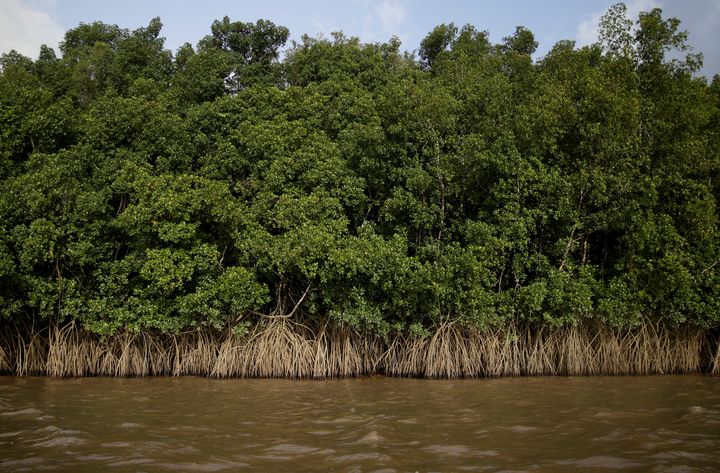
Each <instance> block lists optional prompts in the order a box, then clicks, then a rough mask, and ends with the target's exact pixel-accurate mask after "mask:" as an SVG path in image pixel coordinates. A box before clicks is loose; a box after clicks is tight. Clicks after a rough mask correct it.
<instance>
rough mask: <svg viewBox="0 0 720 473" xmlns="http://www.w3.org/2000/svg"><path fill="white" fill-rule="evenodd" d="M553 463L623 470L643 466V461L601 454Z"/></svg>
mask: <svg viewBox="0 0 720 473" xmlns="http://www.w3.org/2000/svg"><path fill="white" fill-rule="evenodd" d="M555 463H557V464H558V465H567V466H577V467H581V468H605V469H612V470H625V469H628V468H639V467H641V466H644V463H642V462H640V461H637V460H631V459H629V458H621V457H611V456H601V455H598V456H594V457H587V458H573V459H567V460H556V461H555Z"/></svg>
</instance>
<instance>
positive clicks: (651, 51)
mask: <svg viewBox="0 0 720 473" xmlns="http://www.w3.org/2000/svg"><path fill="white" fill-rule="evenodd" d="M626 14H627V9H626V8H625V6H624V5H622V4H618V5H615V6H613V7H611V8H610V10H609V11H608V13H607V14H606V15H605V16H604V17H603V19H602V20H601V24H600V42H599V43H598V44H596V45H592V46H589V47H584V48H580V49H578V48H576V47H575V45H574V43H573V42H570V41H562V42H560V43H558V44H557V45H555V47H553V48H552V49H551V50H550V52H549V53H548V54H547V55H546V56H545V57H544V58H542V59H540V60H538V61H536V62H533V59H532V54H533V53H534V52H535V50H536V48H537V42H536V40H535V37H534V36H533V34H532V32H530V31H529V30H527V29H525V28H523V27H518V28H517V29H516V30H515V32H514V33H513V34H511V35H510V36H507V37H505V38H504V39H503V40H502V42H501V43H500V44H492V43H491V42H490V40H489V34H488V33H487V32H484V31H478V30H476V29H475V27H473V26H472V25H465V26H463V27H462V28H458V27H456V26H455V25H453V24H449V25H440V26H438V27H436V28H435V29H434V30H433V31H431V32H430V33H429V34H428V36H427V37H426V38H425V39H423V41H422V42H421V44H420V49H419V58H418V59H417V60H416V59H415V58H413V57H412V56H410V55H408V54H402V53H401V52H400V42H399V40H397V38H392V39H391V40H389V41H388V42H387V43H375V44H363V43H361V42H360V40H359V39H357V38H348V37H346V36H344V35H343V34H342V33H334V34H333V35H332V37H331V38H329V39H326V38H309V37H307V36H304V37H303V38H302V40H301V42H300V43H294V44H293V45H292V47H291V48H290V49H289V50H288V51H287V52H286V57H285V58H284V59H283V60H282V61H281V60H280V51H281V48H282V47H283V46H284V45H285V43H286V41H287V39H288V35H289V32H288V30H287V29H286V28H284V27H282V26H277V25H275V24H273V23H271V22H269V21H265V20H260V21H257V22H256V23H243V22H233V21H231V20H230V19H229V18H228V17H225V18H223V19H222V20H219V21H216V22H214V23H213V24H212V26H211V31H210V34H209V35H208V36H206V37H205V38H203V39H202V40H201V41H200V42H199V44H198V45H197V47H196V48H193V46H192V45H190V44H185V45H184V46H182V47H181V48H180V49H179V50H178V51H177V52H176V54H174V55H173V54H172V53H171V52H170V51H167V50H165V49H164V45H163V39H162V37H161V36H160V34H161V28H162V24H161V22H160V20H159V19H153V20H151V21H150V22H149V24H148V25H147V26H146V27H143V28H139V29H136V30H134V31H130V30H127V29H123V28H120V27H118V26H115V25H107V24H103V23H99V22H96V23H91V24H81V25H80V26H78V27H77V28H74V29H72V30H70V31H68V32H67V34H66V35H65V40H64V41H63V42H62V44H61V47H60V52H61V56H59V57H58V56H57V55H56V54H55V52H54V51H53V50H51V49H50V48H47V47H43V48H42V49H41V51H40V55H39V58H38V59H37V60H36V61H33V60H31V59H29V58H26V57H24V56H22V55H20V54H18V53H16V52H10V53H7V54H3V55H2V58H0V68H1V72H0V181H2V182H1V185H2V195H1V196H0V317H2V318H4V319H7V320H15V321H19V320H31V321H41V320H42V321H45V322H42V323H47V321H61V320H70V319H73V320H78V321H80V322H81V323H82V325H83V326H84V327H85V328H87V329H89V330H92V331H94V332H97V333H99V334H102V335H111V334H113V333H116V332H118V331H122V330H131V331H144V330H150V331H159V332H164V333H178V332H182V331H184V330H189V329H194V328H199V327H212V328H215V329H228V330H231V331H232V332H233V333H235V334H236V335H238V336H243V335H245V334H247V333H248V330H249V328H250V327H251V324H252V323H254V321H255V320H256V319H257V318H261V317H263V316H264V315H272V316H292V317H294V318H296V319H298V320H300V321H302V322H303V323H306V322H311V323H310V325H313V326H316V325H320V324H322V323H324V321H325V320H327V319H329V320H332V321H334V322H335V323H338V324H341V325H345V326H348V327H351V328H353V329H355V330H363V331H368V332H371V333H374V334H379V335H383V336H384V335H388V334H389V333H390V332H392V331H394V330H404V331H407V333H409V334H410V335H411V336H414V337H425V336H427V335H428V334H429V333H430V331H431V330H432V329H433V328H435V327H438V326H440V325H442V324H445V323H447V322H459V323H461V324H463V325H466V326H473V327H483V328H487V327H506V326H508V325H509V324H525V323H530V324H536V325H548V326H553V327H559V326H571V325H575V324H578V323H580V322H581V320H583V319H586V318H596V319H599V320H601V321H603V322H604V323H607V324H609V325H613V326H621V327H629V326H634V325H637V324H639V323H641V322H642V321H644V320H648V319H650V320H653V321H658V322H662V323H664V324H666V325H669V326H675V325H679V324H694V325H698V326H701V327H717V326H718V325H720V243H719V242H720V234H719V227H718V222H719V217H720V214H719V213H718V212H719V211H718V203H717V202H718V199H719V198H720V155H719V154H718V149H720V125H718V124H719V123H720V78H718V77H716V78H715V79H714V80H713V81H712V83H711V84H708V83H707V82H706V81H705V80H704V79H703V78H698V77H696V76H695V75H694V74H695V73H696V72H697V70H698V69H699V65H700V64H701V60H702V58H701V56H700V55H699V54H693V53H689V48H688V46H687V38H688V33H687V32H684V31H682V30H681V29H680V25H679V21H677V20H676V19H672V18H671V19H665V18H663V16H662V12H661V11H660V10H659V9H654V10H652V11H650V12H646V13H642V14H641V15H640V17H639V19H638V20H637V22H636V23H635V24H634V22H633V20H632V19H629V18H627V17H626ZM679 53H683V54H685V56H684V57H681V56H680V55H679ZM668 58H675V59H668Z"/></svg>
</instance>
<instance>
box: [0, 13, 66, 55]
mask: <svg viewBox="0 0 720 473" xmlns="http://www.w3.org/2000/svg"><path fill="white" fill-rule="evenodd" d="M54 7H55V2H54V1H53V0H40V1H36V2H29V1H24V0H0V53H7V52H9V51H10V50H11V49H15V50H16V51H18V52H19V53H21V54H24V55H25V56H29V57H32V58H36V57H37V56H38V53H39V52H40V46H41V45H42V44H47V45H48V46H50V47H52V48H55V49H57V45H58V43H59V42H60V41H61V40H62V38H63V35H64V33H65V29H64V28H63V27H62V26H61V25H60V24H59V23H58V21H57V20H55V19H54V18H53V17H52V15H51V14H50V13H48V11H52V9H53V8H54Z"/></svg>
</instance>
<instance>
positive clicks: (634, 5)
mask: <svg viewBox="0 0 720 473" xmlns="http://www.w3.org/2000/svg"><path fill="white" fill-rule="evenodd" d="M717 1H718V2H720V0H717ZM625 5H626V6H627V16H628V18H630V19H631V20H632V21H633V23H634V22H635V21H636V20H637V18H638V15H639V14H640V12H644V11H649V10H652V9H653V8H656V7H660V3H659V2H658V1H656V0H630V1H628V2H625ZM604 14H605V11H601V12H595V13H593V14H592V15H590V16H589V17H587V18H585V19H584V20H583V21H582V22H580V24H579V25H578V27H577V31H576V33H575V40H576V41H577V45H578V46H588V45H590V44H593V43H595V42H597V40H598V24H599V23H600V18H601V17H602V16H603V15H604Z"/></svg>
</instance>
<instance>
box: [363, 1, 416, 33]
mask: <svg viewBox="0 0 720 473" xmlns="http://www.w3.org/2000/svg"><path fill="white" fill-rule="evenodd" d="M364 6H365V8H369V9H370V11H369V12H368V13H367V14H366V15H365V17H364V18H363V35H362V37H363V39H364V40H386V39H388V38H389V37H390V36H392V35H396V36H400V37H401V38H402V36H403V35H402V34H401V33H400V31H399V30H400V26H401V24H402V23H403V21H405V18H406V17H407V9H406V8H405V5H403V3H402V2H401V1H399V0H384V1H382V2H380V3H377V4H374V5H371V4H369V3H365V4H364Z"/></svg>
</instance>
